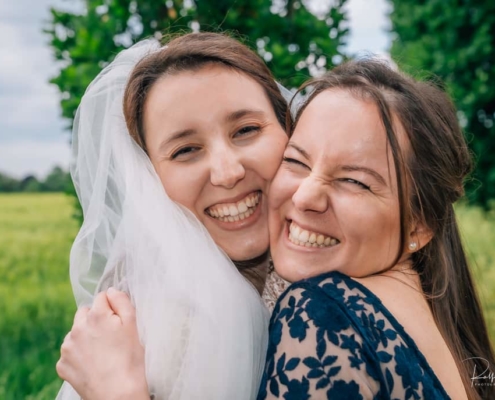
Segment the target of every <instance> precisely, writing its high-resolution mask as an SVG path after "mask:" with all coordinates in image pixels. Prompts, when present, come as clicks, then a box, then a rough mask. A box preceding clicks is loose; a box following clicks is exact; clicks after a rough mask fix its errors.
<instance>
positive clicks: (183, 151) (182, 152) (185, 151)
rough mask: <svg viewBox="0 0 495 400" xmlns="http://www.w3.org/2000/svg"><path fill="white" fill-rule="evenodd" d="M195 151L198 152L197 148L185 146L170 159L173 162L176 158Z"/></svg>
mask: <svg viewBox="0 0 495 400" xmlns="http://www.w3.org/2000/svg"><path fill="white" fill-rule="evenodd" d="M197 151H199V147H194V146H186V147H183V148H181V149H179V150H177V151H176V152H174V153H173V154H172V156H171V157H170V158H171V159H172V160H175V159H176V158H177V157H180V156H185V155H189V154H192V153H195V152H197Z"/></svg>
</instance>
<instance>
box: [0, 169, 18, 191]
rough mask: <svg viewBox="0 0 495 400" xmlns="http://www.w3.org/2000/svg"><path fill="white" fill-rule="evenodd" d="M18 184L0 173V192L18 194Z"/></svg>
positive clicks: (15, 180)
mask: <svg viewBox="0 0 495 400" xmlns="http://www.w3.org/2000/svg"><path fill="white" fill-rule="evenodd" d="M19 186H20V182H19V181H18V180H17V179H14V178H12V177H10V176H8V175H5V174H2V173H0V192H18V191H19Z"/></svg>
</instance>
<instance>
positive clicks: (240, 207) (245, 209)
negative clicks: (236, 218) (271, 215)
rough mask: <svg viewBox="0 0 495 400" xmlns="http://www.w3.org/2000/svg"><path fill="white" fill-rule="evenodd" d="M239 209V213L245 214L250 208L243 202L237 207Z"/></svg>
mask: <svg viewBox="0 0 495 400" xmlns="http://www.w3.org/2000/svg"><path fill="white" fill-rule="evenodd" d="M237 209H238V210H239V213H244V212H246V211H247V209H248V207H247V205H246V203H244V202H242V201H241V202H240V203H239V205H238V206H237Z"/></svg>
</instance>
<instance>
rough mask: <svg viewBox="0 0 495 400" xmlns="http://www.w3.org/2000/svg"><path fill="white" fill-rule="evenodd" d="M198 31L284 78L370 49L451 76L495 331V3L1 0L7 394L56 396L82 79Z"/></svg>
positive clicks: (412, 68)
mask: <svg viewBox="0 0 495 400" xmlns="http://www.w3.org/2000/svg"><path fill="white" fill-rule="evenodd" d="M198 30H210V31H223V30H227V31H232V32H234V33H236V34H237V35H239V37H240V38H241V39H242V40H243V41H244V42H245V43H246V44H248V45H250V46H251V47H252V48H254V49H255V50H256V51H257V52H258V53H259V54H260V55H261V56H262V57H263V58H264V59H265V61H266V63H267V64H268V66H269V67H270V68H271V69H272V71H273V72H274V75H275V76H276V78H278V80H279V81H280V82H282V83H283V84H284V85H286V86H287V87H290V88H295V87H297V86H298V85H300V84H301V83H302V82H303V81H305V80H306V79H307V78H308V77H310V76H315V75H318V74H321V73H323V72H324V71H325V70H326V69H329V68H332V66H334V65H338V64H339V63H341V62H342V61H344V60H345V59H348V58H353V57H359V56H363V55H369V54H375V55H378V56H380V57H383V58H386V59H388V60H390V61H391V62H394V63H396V64H397V65H399V66H400V68H402V69H404V70H406V71H408V72H409V73H411V74H413V75H414V76H416V77H422V78H425V79H429V78H432V77H435V79H440V80H441V81H442V82H443V83H444V85H445V88H446V90H447V91H448V92H449V93H450V94H451V95H452V97H453V99H454V101H455V103H456V105H457V107H458V109H459V112H458V117H459V121H460V123H461V125H462V126H463V128H464V129H465V132H466V136H467V138H468V140H469V143H470V145H471V148H472V150H473V154H474V155H475V159H476V171H475V173H474V174H473V177H472V178H471V179H470V180H469V182H467V189H468V190H467V197H466V200H465V201H463V202H462V203H460V204H458V205H457V207H456V211H457V215H458V217H459V221H460V225H461V230H462V234H463V238H464V241H465V245H466V247H467V250H468V253H469V257H470V261H471V264H472V266H473V270H474V272H475V276H476V280H477V283H478V287H479V290H480V292H481V297H482V302H483V307H484V310H485V315H486V317H487V322H488V325H489V330H490V334H491V337H492V339H494V340H495V211H494V199H495V127H494V119H495V89H494V88H493V87H492V86H493V82H495V2H490V1H482V0H478V1H466V0H422V1H417V0H394V1H391V0H302V1H300V0H232V1H227V0H138V1H132V0H37V1H35V2H34V1H31V0H15V1H13V0H0V277H1V278H0V399H6V400H10V399H30V400H34V399H53V398H54V397H55V395H56V393H57V391H58V389H59V387H60V384H61V381H60V380H59V379H58V378H57V376H56V373H55V363H56V361H57V359H58V355H59V347H60V344H61V343H62V341H63V338H64V336H65V334H66V332H67V331H68V329H69V328H70V326H71V323H72V318H73V314H74V311H75V304H74V300H73V297H72V292H71V288H70V282H69V275H68V258H69V251H70V246H71V243H72V241H73V239H74V237H75V235H76V233H77V230H78V227H79V225H80V221H81V216H80V212H79V208H78V204H77V200H76V199H75V197H74V192H73V188H72V185H71V181H70V177H69V175H68V166H69V159H70V129H71V125H72V118H73V116H74V113H75V110H76V108H77V106H78V104H79V101H80V98H81V96H82V94H83V93H84V90H85V88H86V86H87V85H88V84H89V83H90V82H91V80H92V79H93V78H94V77H95V76H96V75H97V73H98V72H99V71H100V70H101V69H102V68H103V67H104V66H105V65H107V64H108V63H109V62H110V61H111V60H112V59H113V57H114V56H115V55H116V54H117V53H118V52H119V51H120V50H122V49H124V48H126V47H128V46H130V45H131V44H132V43H134V42H136V41H138V40H140V39H142V38H144V37H149V36H155V37H157V38H160V37H161V35H162V32H187V31H198ZM480 356H482V355H480Z"/></svg>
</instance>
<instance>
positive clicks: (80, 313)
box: [69, 307, 89, 333]
mask: <svg viewBox="0 0 495 400" xmlns="http://www.w3.org/2000/svg"><path fill="white" fill-rule="evenodd" d="M88 312H89V307H79V308H78V309H77V311H76V314H75V315H74V323H73V325H74V326H75V325H82V324H84V323H85V322H86V318H87V317H88ZM69 333H70V332H69Z"/></svg>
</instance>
